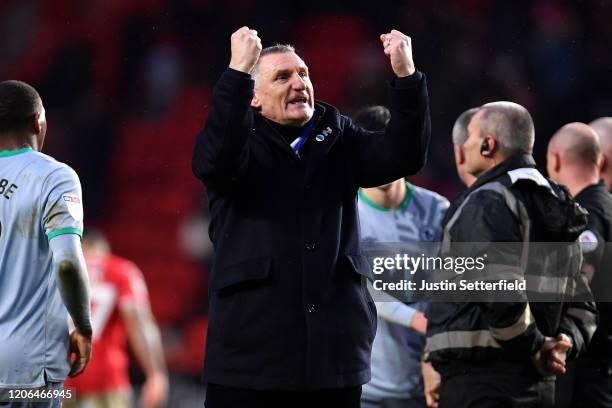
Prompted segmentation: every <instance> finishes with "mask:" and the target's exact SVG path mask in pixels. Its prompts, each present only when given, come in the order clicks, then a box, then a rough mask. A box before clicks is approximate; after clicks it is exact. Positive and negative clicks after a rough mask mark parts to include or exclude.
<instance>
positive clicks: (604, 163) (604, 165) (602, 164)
mask: <svg viewBox="0 0 612 408" xmlns="http://www.w3.org/2000/svg"><path fill="white" fill-rule="evenodd" d="M609 165H610V164H609V163H608V158H607V157H606V155H605V154H602V155H601V160H600V161H599V172H600V173H605V172H606V171H607V170H608V166H609Z"/></svg>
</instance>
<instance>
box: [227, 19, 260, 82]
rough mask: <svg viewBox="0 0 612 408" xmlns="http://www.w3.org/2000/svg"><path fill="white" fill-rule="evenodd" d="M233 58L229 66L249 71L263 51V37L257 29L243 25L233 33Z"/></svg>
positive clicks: (245, 71)
mask: <svg viewBox="0 0 612 408" xmlns="http://www.w3.org/2000/svg"><path fill="white" fill-rule="evenodd" d="M231 43H232V58H231V60H230V64H229V67H230V68H232V69H235V70H237V71H242V72H244V73H247V74H248V73H249V72H250V71H251V69H252V68H253V66H254V65H255V63H256V62H257V59H258V58H259V53H260V52H261V39H260V38H259V37H258V36H257V31H255V30H251V29H250V28H249V27H246V26H244V27H241V28H239V29H238V30H237V31H235V32H234V33H233V34H232V37H231Z"/></svg>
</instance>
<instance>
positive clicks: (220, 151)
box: [192, 68, 254, 183]
mask: <svg viewBox="0 0 612 408" xmlns="http://www.w3.org/2000/svg"><path fill="white" fill-rule="evenodd" d="M253 86H254V82H253V80H252V79H251V76H250V75H248V74H245V73H242V72H239V71H235V70H233V69H231V68H228V69H227V70H226V71H225V72H224V73H223V74H222V75H221V78H220V79H219V81H218V82H217V84H216V85H215V88H214V90H213V98H212V107H211V109H210V111H209V113H208V117H207V119H206V124H205V125H204V129H203V130H202V131H201V132H200V134H199V135H198V137H197V139H196V144H195V148H194V151H193V158H192V170H193V173H194V174H195V175H196V177H198V178H199V179H201V180H202V181H204V182H205V183H207V182H209V181H211V182H212V181H220V182H222V181H228V180H232V179H236V178H237V177H240V175H241V174H243V173H244V171H245V170H246V168H247V166H248V160H249V151H248V149H247V139H248V137H249V134H250V130H251V128H252V123H253V112H252V110H251V109H250V103H251V99H252V97H253Z"/></svg>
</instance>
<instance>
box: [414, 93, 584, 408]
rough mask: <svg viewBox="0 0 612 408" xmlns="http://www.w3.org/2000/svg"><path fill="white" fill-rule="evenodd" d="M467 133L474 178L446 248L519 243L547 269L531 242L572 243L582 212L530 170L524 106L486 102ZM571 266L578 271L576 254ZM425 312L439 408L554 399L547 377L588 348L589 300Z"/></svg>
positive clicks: (451, 218)
mask: <svg viewBox="0 0 612 408" xmlns="http://www.w3.org/2000/svg"><path fill="white" fill-rule="evenodd" d="M468 132H469V136H468V139H467V140H466V142H465V144H464V152H465V158H466V169H467V171H468V172H469V173H470V174H472V175H473V176H475V177H476V178H477V180H476V182H475V183H474V184H473V185H472V186H471V187H470V188H469V189H468V190H467V192H466V194H463V195H462V196H461V198H460V200H461V201H460V202H458V203H455V205H453V206H452V207H451V209H450V210H449V213H447V216H446V219H445V226H444V237H443V242H442V248H443V251H444V248H450V250H449V251H450V253H452V251H453V249H452V248H454V247H456V246H461V245H460V244H462V243H478V244H477V245H480V247H478V248H479V249H483V250H484V252H485V253H487V252H488V253H489V254H494V255H495V256H496V257H499V259H503V256H505V255H506V254H505V253H503V252H502V251H503V250H502V249H500V247H501V244H502V243H522V245H527V248H528V249H529V252H528V253H529V258H530V259H529V262H528V263H527V265H529V268H533V269H535V270H538V271H539V270H544V269H546V263H545V260H544V259H541V258H540V257H535V256H532V255H531V250H532V247H534V244H533V243H534V242H559V241H560V242H565V241H570V242H571V241H575V240H576V238H577V237H578V235H579V234H580V232H581V231H582V230H583V229H584V227H585V225H586V212H585V211H584V210H583V209H581V208H580V207H579V206H578V205H577V204H575V203H574V202H573V201H572V200H570V199H569V197H568V196H567V194H566V193H565V191H564V190H563V189H561V188H560V187H558V186H557V185H556V184H555V183H553V182H550V181H549V180H547V179H546V178H545V177H544V176H542V175H541V174H540V173H539V172H538V171H537V170H536V169H535V162H534V160H533V158H532V157H531V152H532V148H533V143H534V137H535V135H534V134H535V132H534V126H533V121H532V119H531V116H530V114H529V112H528V111H527V110H526V109H525V108H524V107H522V106H520V105H518V104H515V103H511V102H494V103H489V104H486V105H483V106H482V107H481V108H480V109H479V111H478V112H477V113H476V114H475V115H474V116H473V118H472V120H471V121H470V123H469V125H468ZM487 243H488V244H487ZM458 244H459V245H458ZM468 245H472V244H468ZM473 245H476V244H473ZM578 255H579V252H578ZM531 258H533V259H531ZM578 258H579V257H578ZM572 265H573V266H572ZM568 267H571V268H572V271H571V272H573V274H574V276H577V277H579V271H580V263H579V260H578V262H576V263H574V264H568ZM515 272H516V273H526V272H525V271H524V269H521V268H516V271H515ZM527 272H528V271H527ZM543 282H545V280H543ZM583 284H584V285H586V279H585V282H584V283H583ZM587 290H588V288H587ZM426 316H427V319H428V332H427V349H428V355H427V357H426V358H427V359H428V360H429V361H431V362H432V363H433V365H434V367H435V369H436V370H437V371H438V372H439V373H440V374H441V376H442V383H441V389H440V399H439V407H440V408H445V407H447V408H451V407H452V408H462V407H479V408H482V407H552V406H553V404H554V402H553V400H554V377H553V375H554V374H556V373H562V372H564V371H565V360H566V358H573V357H574V356H575V355H577V354H578V353H580V352H581V351H582V350H583V349H584V348H585V345H586V344H587V343H588V341H589V339H590V337H591V336H592V333H593V331H594V330H595V324H596V311H595V308H594V304H593V303H592V302H591V303H589V302H574V303H565V304H564V303H558V302H557V303H534V302H529V301H525V300H523V301H513V302H494V301H490V302H467V301H466V302H455V303H441V302H440V303H431V304H430V305H429V306H428V309H427V312H426Z"/></svg>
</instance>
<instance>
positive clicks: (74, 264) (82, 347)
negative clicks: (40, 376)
mask: <svg viewBox="0 0 612 408" xmlns="http://www.w3.org/2000/svg"><path fill="white" fill-rule="evenodd" d="M49 247H50V249H51V252H52V254H53V262H54V265H56V268H57V285H58V288H59V292H60V295H61V297H62V300H63V301H64V305H66V309H67V310H68V313H69V314H70V317H71V318H72V321H73V322H74V325H75V328H76V330H75V331H73V332H72V333H71V334H70V348H71V350H70V351H71V353H74V354H75V359H74V361H73V363H72V367H71V369H70V373H69V374H68V375H69V376H71V377H74V376H77V375H79V374H80V373H82V372H83V370H85V367H86V366H87V364H88V363H89V360H90V359H91V336H92V328H91V318H90V310H89V289H88V288H89V279H88V277H87V268H86V266H85V260H84V258H83V251H82V249H81V241H80V237H79V236H78V235H75V234H63V235H58V236H55V237H53V238H51V239H50V240H49Z"/></svg>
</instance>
